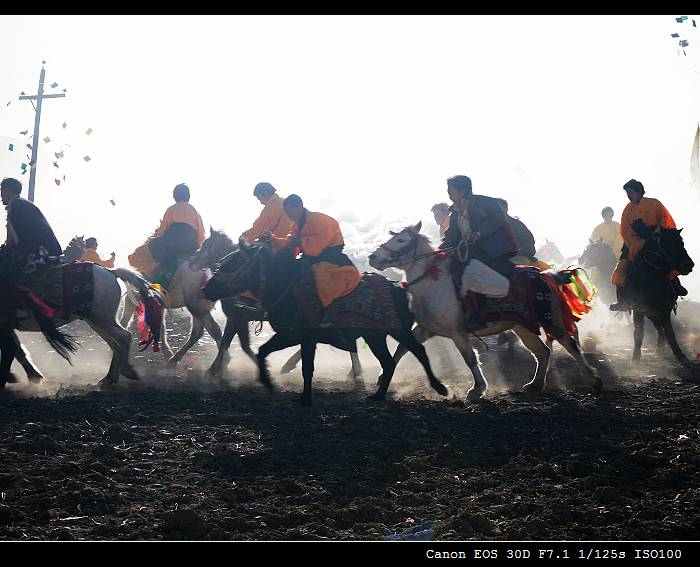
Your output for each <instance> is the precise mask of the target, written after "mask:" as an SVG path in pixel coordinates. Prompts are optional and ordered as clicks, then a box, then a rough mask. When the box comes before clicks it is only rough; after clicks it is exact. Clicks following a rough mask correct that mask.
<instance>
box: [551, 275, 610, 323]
mask: <svg viewBox="0 0 700 567" xmlns="http://www.w3.org/2000/svg"><path fill="white" fill-rule="evenodd" d="M542 276H543V277H544V278H545V280H546V281H547V283H548V285H549V287H550V289H551V290H552V291H553V292H554V293H555V295H556V296H557V297H558V299H559V304H560V306H561V311H562V316H563V317H564V324H565V326H566V329H567V332H568V333H569V335H572V336H573V335H574V334H575V333H576V322H577V321H580V320H581V317H583V315H584V314H586V313H588V312H589V311H590V310H591V303H592V302H593V298H594V297H595V294H596V291H597V289H596V287H595V286H594V285H593V282H591V280H590V279H589V277H588V275H587V274H586V272H585V270H583V268H571V269H565V270H559V271H554V270H546V271H544V272H542Z"/></svg>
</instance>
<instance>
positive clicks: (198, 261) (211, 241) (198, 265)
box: [189, 227, 238, 270]
mask: <svg viewBox="0 0 700 567" xmlns="http://www.w3.org/2000/svg"><path fill="white" fill-rule="evenodd" d="M235 250H238V246H237V245H236V244H234V242H233V240H231V239H230V238H229V237H228V235H227V234H226V233H225V232H224V231H223V230H221V231H219V230H215V229H214V228H212V227H210V228H209V238H207V239H205V240H204V242H202V245H201V246H200V247H199V250H197V251H196V252H195V253H194V254H193V255H192V257H191V258H190V260H189V265H190V268H191V269H192V270H203V269H205V268H212V267H213V266H214V265H215V264H216V262H217V261H218V260H219V259H221V258H223V257H224V256H226V255H227V254H229V253H230V252H233V251H235Z"/></svg>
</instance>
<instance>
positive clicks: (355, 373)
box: [347, 352, 363, 386]
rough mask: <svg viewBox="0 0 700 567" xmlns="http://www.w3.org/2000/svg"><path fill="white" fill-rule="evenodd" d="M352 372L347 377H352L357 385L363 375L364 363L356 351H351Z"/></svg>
mask: <svg viewBox="0 0 700 567" xmlns="http://www.w3.org/2000/svg"><path fill="white" fill-rule="evenodd" d="M350 365H351V366H350V372H348V376H347V378H348V379H350V378H352V380H353V382H354V383H355V386H357V385H358V381H357V379H358V378H359V377H360V376H362V372H363V370H362V363H361V362H360V357H359V355H358V354H357V353H356V352H351V353H350Z"/></svg>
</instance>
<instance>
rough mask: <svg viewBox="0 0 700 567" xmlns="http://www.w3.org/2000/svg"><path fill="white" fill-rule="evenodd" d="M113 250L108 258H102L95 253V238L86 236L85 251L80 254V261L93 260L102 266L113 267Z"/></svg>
mask: <svg viewBox="0 0 700 567" xmlns="http://www.w3.org/2000/svg"><path fill="white" fill-rule="evenodd" d="M114 258H115V255H114V252H112V255H111V256H110V258H109V259H108V260H103V259H102V258H100V255H99V254H98V253H97V238H88V239H87V240H86V241H85V251H84V252H83V254H82V256H80V261H81V262H94V263H95V264H99V265H100V266H102V267H104V268H114Z"/></svg>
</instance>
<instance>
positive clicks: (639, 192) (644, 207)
mask: <svg viewBox="0 0 700 567" xmlns="http://www.w3.org/2000/svg"><path fill="white" fill-rule="evenodd" d="M623 188H624V189H625V191H626V192H627V198H628V199H629V200H630V202H629V203H628V204H627V206H626V207H625V210H624V211H623V212H622V219H621V220H622V222H621V223H620V234H621V235H622V240H623V241H624V247H623V249H622V254H621V255H620V261H619V262H618V263H617V266H616V267H615V271H614V272H613V274H612V278H611V279H612V283H613V284H614V285H616V286H617V298H618V302H617V303H614V304H612V305H611V306H610V310H611V311H623V310H625V309H628V306H627V304H626V301H625V298H624V287H625V284H626V283H627V270H628V268H629V264H630V262H633V261H634V260H635V258H636V257H637V254H639V253H640V252H641V251H642V248H643V247H644V243H645V240H644V238H642V237H641V236H640V235H639V234H637V231H636V230H635V229H634V227H633V223H634V222H635V221H637V220H641V221H642V222H643V223H644V225H646V226H647V227H656V228H676V223H675V222H674V220H673V217H672V216H671V213H669V212H668V210H667V209H666V207H664V206H663V204H662V203H661V202H660V201H659V200H658V199H653V198H651V197H644V196H643V195H644V186H643V185H642V184H641V183H640V182H639V181H637V180H636V179H630V180H629V181H628V182H627V183H625V185H624V186H623ZM668 279H669V280H671V282H672V283H673V286H674V288H675V290H676V293H677V294H678V295H680V296H684V295H687V294H688V291H687V290H686V289H685V288H684V287H683V286H682V285H681V283H680V281H679V280H678V272H677V271H671V272H669V274H668Z"/></svg>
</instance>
